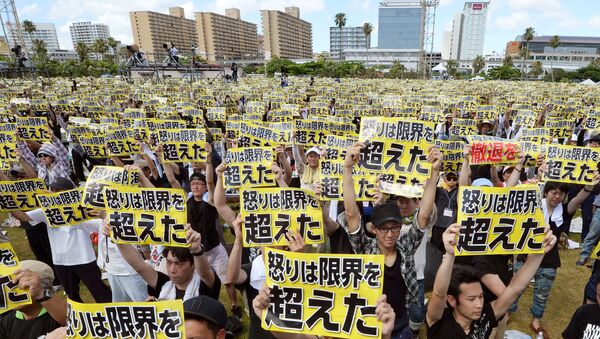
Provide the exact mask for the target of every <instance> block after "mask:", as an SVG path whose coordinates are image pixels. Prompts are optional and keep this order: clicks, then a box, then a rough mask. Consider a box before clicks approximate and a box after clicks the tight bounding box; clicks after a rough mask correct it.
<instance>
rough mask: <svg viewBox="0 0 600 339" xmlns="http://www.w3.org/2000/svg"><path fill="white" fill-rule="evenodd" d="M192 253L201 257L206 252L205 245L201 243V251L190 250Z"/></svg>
mask: <svg viewBox="0 0 600 339" xmlns="http://www.w3.org/2000/svg"><path fill="white" fill-rule="evenodd" d="M190 253H191V254H192V255H193V256H195V257H199V256H201V255H203V254H204V245H202V244H200V251H198V252H192V251H190Z"/></svg>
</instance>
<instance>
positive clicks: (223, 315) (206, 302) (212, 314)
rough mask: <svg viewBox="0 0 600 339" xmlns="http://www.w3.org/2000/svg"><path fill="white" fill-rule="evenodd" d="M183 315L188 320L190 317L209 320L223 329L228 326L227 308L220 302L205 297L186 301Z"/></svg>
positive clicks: (201, 296)
mask: <svg viewBox="0 0 600 339" xmlns="http://www.w3.org/2000/svg"><path fill="white" fill-rule="evenodd" d="M183 313H184V315H185V318H186V319H187V318H188V317H190V316H191V317H192V318H193V317H198V318H202V319H206V320H209V321H211V322H213V323H214V324H215V325H217V326H218V327H219V328H222V329H224V328H225V327H226V326H227V311H226V310H225V306H223V304H221V303H220V302H219V301H217V300H215V299H213V298H211V297H208V296H205V295H200V296H197V297H194V298H190V299H188V300H186V301H184V302H183Z"/></svg>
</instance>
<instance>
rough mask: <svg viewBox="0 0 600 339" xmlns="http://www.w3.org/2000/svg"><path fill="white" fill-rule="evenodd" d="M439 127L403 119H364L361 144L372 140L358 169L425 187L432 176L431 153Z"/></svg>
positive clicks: (362, 151)
mask: <svg viewBox="0 0 600 339" xmlns="http://www.w3.org/2000/svg"><path fill="white" fill-rule="evenodd" d="M434 129H435V125H434V124H433V123H429V122H422V121H404V120H402V119H400V118H363V119H362V121H361V126H360V135H359V141H362V142H365V141H368V146H367V147H365V148H363V149H362V150H361V153H360V159H359V161H358V167H359V169H360V170H363V171H365V172H369V173H378V174H385V175H387V176H388V177H389V176H393V177H394V180H388V179H387V178H386V179H384V181H393V182H396V183H400V184H407V185H424V184H425V180H427V179H428V178H429V177H430V176H431V163H429V162H427V151H428V149H429V148H430V147H431V146H433V145H434Z"/></svg>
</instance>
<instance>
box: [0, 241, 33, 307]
mask: <svg viewBox="0 0 600 339" xmlns="http://www.w3.org/2000/svg"><path fill="white" fill-rule="evenodd" d="M18 268H19V259H18V258H17V252H15V250H14V249H13V247H12V245H11V244H10V243H9V242H5V243H0V289H1V290H2V292H1V294H0V314H2V313H4V312H7V311H10V310H12V309H15V308H17V307H21V306H25V305H29V304H31V296H30V295H29V291H26V290H22V289H21V288H19V285H18V284H13V282H12V279H13V278H14V277H13V276H12V273H13V272H14V271H15V270H17V269H18Z"/></svg>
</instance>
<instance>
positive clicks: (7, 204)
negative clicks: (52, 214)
mask: <svg viewBox="0 0 600 339" xmlns="http://www.w3.org/2000/svg"><path fill="white" fill-rule="evenodd" d="M46 190H47V188H46V184H45V183H44V180H43V179H38V178H36V179H25V180H17V181H0V212H10V211H30V210H33V209H36V208H38V207H39V205H38V202H37V200H36V199H35V196H36V195H37V194H38V193H40V192H45V191H46Z"/></svg>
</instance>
